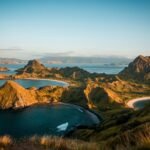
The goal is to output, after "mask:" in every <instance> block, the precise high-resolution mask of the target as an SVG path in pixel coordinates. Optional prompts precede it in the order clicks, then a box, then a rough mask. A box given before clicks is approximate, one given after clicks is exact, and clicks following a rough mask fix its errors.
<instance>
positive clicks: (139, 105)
mask: <svg viewBox="0 0 150 150" xmlns="http://www.w3.org/2000/svg"><path fill="white" fill-rule="evenodd" d="M148 104H150V99H146V100H141V101H140V100H139V101H137V102H135V103H134V104H133V106H134V108H136V109H142V108H144V107H145V106H146V105H148Z"/></svg>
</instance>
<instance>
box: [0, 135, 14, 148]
mask: <svg viewBox="0 0 150 150" xmlns="http://www.w3.org/2000/svg"><path fill="white" fill-rule="evenodd" d="M12 142H13V141H12V139H11V137H10V136H8V135H5V136H0V145H3V146H7V145H11V144H12Z"/></svg>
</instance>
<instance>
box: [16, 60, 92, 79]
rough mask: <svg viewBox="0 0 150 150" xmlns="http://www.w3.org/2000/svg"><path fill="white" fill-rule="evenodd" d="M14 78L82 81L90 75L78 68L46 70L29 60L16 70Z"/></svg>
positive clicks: (39, 64) (41, 65)
mask: <svg viewBox="0 0 150 150" xmlns="http://www.w3.org/2000/svg"><path fill="white" fill-rule="evenodd" d="M16 72H17V75H16V76H15V77H16V78H26V77H45V78H48V77H53V78H59V79H62V78H66V79H73V80H82V79H84V78H88V77H89V76H91V74H90V73H89V72H87V71H85V70H83V69H81V68H79V67H65V68H60V69H59V68H47V67H45V66H44V65H43V64H41V63H40V62H39V61H38V60H30V61H29V62H28V64H27V65H26V66H25V67H24V68H21V69H18V70H16Z"/></svg>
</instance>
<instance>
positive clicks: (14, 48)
mask: <svg viewBox="0 0 150 150" xmlns="http://www.w3.org/2000/svg"><path fill="white" fill-rule="evenodd" d="M22 50H23V49H22V48H20V47H9V48H0V51H22Z"/></svg>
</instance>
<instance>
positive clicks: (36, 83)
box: [0, 79, 68, 88]
mask: <svg viewBox="0 0 150 150" xmlns="http://www.w3.org/2000/svg"><path fill="white" fill-rule="evenodd" d="M13 81H15V82H17V83H19V84H20V85H22V86H23V87H25V88H30V87H36V88H40V87H43V86H50V85H53V86H68V83H66V82H61V81H60V82H59V81H55V80H46V79H45V80H40V79H38V80H23V79H20V80H13ZM5 82H6V80H0V86H2V85H3V84H4V83H5Z"/></svg>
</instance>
